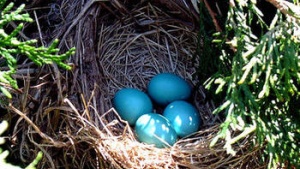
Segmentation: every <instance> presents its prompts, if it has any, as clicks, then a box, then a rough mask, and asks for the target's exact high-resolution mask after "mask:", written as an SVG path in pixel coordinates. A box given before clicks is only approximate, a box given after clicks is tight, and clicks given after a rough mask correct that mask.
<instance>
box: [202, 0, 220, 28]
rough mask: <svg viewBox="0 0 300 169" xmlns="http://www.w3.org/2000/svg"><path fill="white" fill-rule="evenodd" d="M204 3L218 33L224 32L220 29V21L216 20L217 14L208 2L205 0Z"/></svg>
mask: <svg viewBox="0 0 300 169" xmlns="http://www.w3.org/2000/svg"><path fill="white" fill-rule="evenodd" d="M203 2H204V4H205V6H206V8H207V10H208V12H209V15H210V17H211V18H212V20H213V23H214V25H215V28H216V30H217V31H218V32H222V29H221V27H220V25H219V23H218V21H217V19H216V13H215V12H214V11H213V10H212V9H211V7H210V5H209V3H208V2H207V0H203Z"/></svg>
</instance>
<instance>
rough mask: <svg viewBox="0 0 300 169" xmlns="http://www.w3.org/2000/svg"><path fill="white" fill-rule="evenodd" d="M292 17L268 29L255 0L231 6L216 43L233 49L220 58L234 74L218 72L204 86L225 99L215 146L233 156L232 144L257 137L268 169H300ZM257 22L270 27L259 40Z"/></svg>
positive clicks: (299, 70) (280, 17)
mask: <svg viewBox="0 0 300 169" xmlns="http://www.w3.org/2000/svg"><path fill="white" fill-rule="evenodd" d="M295 3H296V2H295ZM289 5H290V6H292V7H293V9H297V8H298V11H300V10H299V9H300V7H299V6H295V5H293V4H291V3H289ZM287 8H288V9H290V7H287ZM289 11H290V10H289ZM296 11H297V10H296ZM294 14H295V13H291V12H290V13H285V14H283V13H281V12H280V11H278V12H277V14H276V15H275V17H274V19H273V21H272V23H271V24H270V25H266V24H265V22H264V21H263V20H262V19H261V18H262V15H263V14H262V12H261V11H260V10H259V9H258V8H257V7H256V1H253V0H251V1H250V0H248V1H247V0H244V1H238V0H236V1H231V7H230V9H229V12H228V20H227V23H226V31H225V33H224V34H222V37H219V38H220V39H219V40H216V42H220V44H219V45H220V46H221V48H222V49H228V45H229V46H230V47H231V48H234V52H232V51H228V50H223V51H222V55H221V56H220V60H221V61H222V62H221V63H222V64H224V66H225V65H231V66H230V67H231V70H230V71H229V72H224V71H218V72H217V73H216V74H214V75H213V76H212V77H211V78H209V79H208V80H207V81H206V83H205V84H206V87H207V88H211V87H212V86H217V90H216V94H219V93H225V94H226V97H225V102H224V103H223V104H222V105H220V106H219V107H218V108H217V109H216V110H215V112H214V113H220V112H225V115H226V118H225V121H224V122H223V123H222V125H221V130H220V132H219V133H218V135H217V137H216V138H215V139H214V140H213V141H212V143H211V146H213V145H214V144H215V143H216V142H217V141H218V140H220V139H224V140H225V141H226V143H225V148H226V149H227V152H228V153H231V154H233V155H234V154H235V151H234V150H233V148H232V145H233V144H235V143H237V142H238V141H239V140H240V139H241V138H245V137H247V136H249V135H250V134H255V137H254V140H253V142H254V143H258V144H260V145H261V146H263V145H265V154H266V158H265V159H264V160H266V161H268V162H269V164H268V168H277V167H278V166H280V167H283V166H285V167H287V168H291V167H292V166H293V167H296V168H300V158H299V157H300V121H299V118H300V109H299V108H300V106H299V101H300V97H299V96H300V91H299V89H300V88H299V87H300V85H299V84H300V23H299V22H300V20H299V17H298V16H295V15H294ZM254 18H256V19H257V20H258V21H257V23H258V24H259V25H260V27H261V28H263V27H264V28H267V32H266V33H264V34H262V35H261V36H259V37H256V36H255V35H254V34H253V33H252V28H251V25H252V22H253V21H254ZM233 132H235V133H237V132H238V133H239V134H238V135H236V134H235V135H233Z"/></svg>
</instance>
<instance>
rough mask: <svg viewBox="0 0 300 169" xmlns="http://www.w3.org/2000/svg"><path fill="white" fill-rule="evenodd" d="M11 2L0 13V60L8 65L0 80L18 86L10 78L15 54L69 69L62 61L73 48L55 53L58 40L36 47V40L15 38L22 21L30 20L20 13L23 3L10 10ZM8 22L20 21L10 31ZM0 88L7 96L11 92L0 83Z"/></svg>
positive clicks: (0, 74)
mask: <svg viewBox="0 0 300 169" xmlns="http://www.w3.org/2000/svg"><path fill="white" fill-rule="evenodd" d="M5 3H6V0H0V7H1V9H3V7H4V5H5ZM13 7H14V4H13V3H9V4H8V5H7V6H6V7H5V8H4V9H3V10H1V13H0V61H1V62H4V63H5V64H4V65H1V66H2V67H8V68H9V70H7V71H0V82H1V83H4V84H8V85H9V86H11V87H13V88H18V86H17V82H16V80H15V79H13V78H12V75H13V74H15V73H16V67H17V59H16V57H17V56H26V57H28V58H29V59H31V60H32V61H33V62H34V63H35V64H36V65H38V66H41V65H43V64H52V63H56V64H57V65H58V66H60V67H62V68H64V69H68V70H69V69H71V67H70V66H69V65H68V64H65V63H64V62H63V61H64V60H65V59H67V58H68V57H69V56H70V55H72V54H74V51H75V48H71V49H70V50H69V51H67V52H66V53H63V54H57V53H58V51H59V49H58V48H56V46H57V45H58V40H55V41H54V42H53V43H52V44H50V46H49V47H44V46H41V47H36V46H35V45H36V43H37V41H36V40H28V41H20V40H18V38H17V35H18V33H19V32H20V31H21V30H22V29H23V27H24V23H23V22H32V19H31V18H30V16H29V14H28V13H22V11H23V9H24V5H21V6H20V7H18V8H17V9H16V10H14V11H12V9H13ZM10 22H20V23H19V24H18V26H17V27H16V28H15V29H14V30H12V31H10V32H9V33H8V31H7V30H6V29H5V28H6V26H7V25H8V24H9V23H10ZM0 90H1V91H2V92H3V93H4V94H5V95H6V96H7V97H8V98H11V97H12V96H11V94H10V93H9V92H8V90H7V89H6V88H5V87H4V86H3V85H1V84H0Z"/></svg>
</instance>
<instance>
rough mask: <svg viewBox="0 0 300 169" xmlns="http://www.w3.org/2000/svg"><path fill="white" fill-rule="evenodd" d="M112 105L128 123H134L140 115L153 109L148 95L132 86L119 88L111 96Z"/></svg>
mask: <svg viewBox="0 0 300 169" xmlns="http://www.w3.org/2000/svg"><path fill="white" fill-rule="evenodd" d="M113 105H114V108H115V109H116V111H117V112H118V113H119V115H120V117H121V118H122V119H124V120H126V121H128V123H129V124H130V125H134V124H135V122H136V120H137V119H138V118H139V117H140V116H141V115H143V114H146V113H151V112H152V111H153V105H152V101H151V99H150V98H149V96H148V95H147V94H145V93H144V92H142V91H140V90H138V89H134V88H124V89H121V90H119V91H118V92H117V93H116V94H115V96H114V98H113Z"/></svg>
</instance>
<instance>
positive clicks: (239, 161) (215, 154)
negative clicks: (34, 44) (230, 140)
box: [9, 0, 264, 168]
mask: <svg viewBox="0 0 300 169" xmlns="http://www.w3.org/2000/svg"><path fill="white" fill-rule="evenodd" d="M46 2H47V1H45V2H40V1H37V2H36V4H35V6H34V5H33V6H30V8H28V9H29V11H30V12H31V13H32V14H34V15H33V16H35V19H36V21H37V22H36V23H37V24H36V25H37V28H39V29H36V30H37V31H36V32H32V33H31V34H30V35H31V36H32V37H38V38H40V39H41V40H42V41H41V42H43V43H47V42H50V41H51V40H53V39H55V38H58V39H60V40H61V44H60V46H59V47H60V49H61V50H62V51H63V50H66V49H68V48H70V47H73V46H75V47H76V54H75V55H74V56H72V57H71V58H70V59H69V60H68V62H70V63H72V65H73V69H72V70H71V71H65V70H61V69H59V68H58V67H56V66H55V65H51V66H44V67H41V68H34V67H33V66H32V65H31V64H28V66H27V67H28V69H29V68H30V69H36V70H37V71H36V72H35V71H33V72H35V73H32V74H28V73H27V74H23V76H22V78H20V79H25V80H24V87H22V88H21V89H20V92H19V93H18V94H17V96H16V100H15V101H14V103H13V104H12V105H11V106H10V107H9V108H10V111H11V114H13V117H12V119H13V120H12V121H14V123H13V122H12V124H13V125H14V128H13V129H12V131H11V132H12V139H11V141H13V143H14V144H15V147H13V150H19V152H20V153H19V155H18V153H13V154H17V155H16V156H18V158H19V159H21V160H23V161H24V162H26V161H27V162H28V161H30V160H32V158H34V155H35V154H36V153H37V152H38V151H43V152H44V158H43V159H42V162H40V163H39V168H263V167H264V166H263V165H262V164H260V163H259V161H260V160H259V159H258V158H259V154H260V153H261V150H260V149H258V148H255V147H253V145H252V144H251V143H250V142H249V141H248V140H247V139H245V140H242V141H240V142H239V143H237V144H236V145H234V148H235V150H236V151H237V154H236V156H231V155H229V154H227V153H226V150H224V149H223V146H224V142H220V143H218V144H217V145H215V146H214V147H213V148H210V147H209V144H210V142H211V140H212V139H213V138H214V137H215V136H216V134H217V132H218V130H219V123H220V122H221V121H220V118H219V117H218V116H216V115H213V114H212V111H213V109H214V108H215V107H214V104H213V101H211V100H209V99H208V98H206V95H205V92H204V90H203V88H202V87H201V85H199V80H197V66H199V65H200V63H199V60H198V59H197V57H196V55H195V52H196V49H197V48H198V47H199V46H198V44H199V40H198V39H199V37H198V36H197V29H195V28H196V27H195V26H193V22H192V21H197V18H194V19H193V17H194V15H191V17H190V20H186V19H185V17H186V16H187V15H186V14H187V13H188V12H187V13H184V12H182V11H181V12H182V13H181V14H178V13H174V12H172V11H171V10H172V9H174V8H172V7H170V6H169V7H164V8H162V7H161V6H163V5H159V4H160V3H159V1H153V3H151V2H146V1H141V2H140V1H137V3H134V2H133V1H131V2H129V1H128V2H127V1H124V2H122V3H121V2H119V1H110V2H107V1H101V0H100V1H95V0H90V1H87V2H84V3H83V2H82V1H79V0H61V1H57V2H55V3H53V2H52V1H48V3H46ZM174 2H175V1H170V4H172V3H173V5H174V4H176V3H174ZM177 5H178V4H177ZM45 7H46V8H45ZM173 7H174V6H173ZM177 7H178V6H177ZM180 9H184V8H180ZM176 10H177V9H176ZM45 11H46V12H45ZM186 11H188V10H186ZM175 16H177V17H178V18H174V17H175ZM180 17H182V18H180ZM191 18H192V19H191ZM188 23H192V24H188ZM193 28H194V29H193ZM31 29H32V28H31ZM200 44H201V43H200ZM200 46H201V45H200ZM160 72H172V73H175V74H178V75H180V76H181V77H183V78H184V79H186V80H187V81H188V82H189V83H191V84H192V85H193V87H194V89H193V91H194V92H193V99H192V102H193V104H194V105H195V106H196V107H197V109H198V110H199V112H200V114H201V117H202V119H203V121H204V124H203V126H202V128H201V130H200V131H199V132H197V133H194V134H193V135H192V136H190V137H188V138H182V139H180V140H178V141H177V142H176V143H175V145H173V146H172V147H169V148H163V149H159V148H156V147H154V146H152V145H146V144H143V143H140V142H138V141H137V140H136V137H135V134H134V131H133V129H132V127H130V126H129V125H128V124H127V123H126V122H125V121H123V120H122V119H121V118H120V117H119V116H118V113H117V112H116V111H115V110H114V109H113V106H112V103H111V100H112V98H113V96H114V94H115V92H116V91H117V90H119V89H120V88H124V87H135V88H138V89H140V90H143V91H145V88H146V86H147V83H148V82H149V79H150V78H151V77H153V76H154V75H156V74H157V73H160ZM19 77H20V76H19ZM16 113H17V115H15V114H16Z"/></svg>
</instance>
